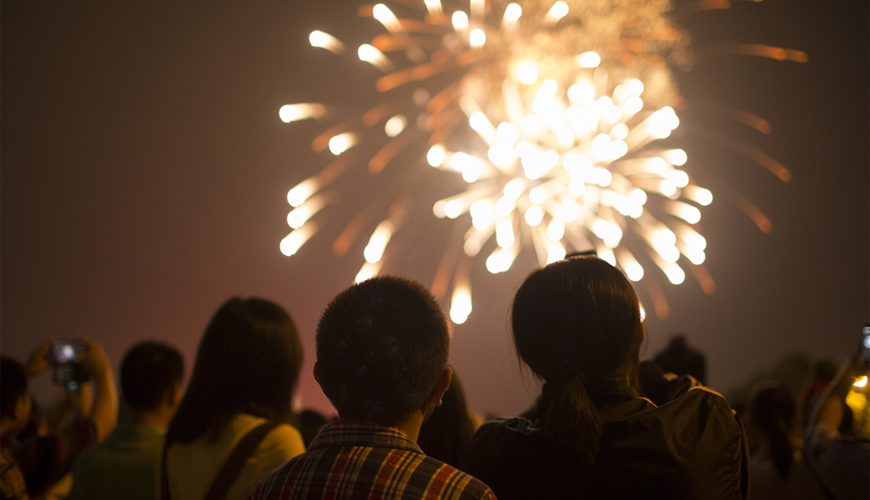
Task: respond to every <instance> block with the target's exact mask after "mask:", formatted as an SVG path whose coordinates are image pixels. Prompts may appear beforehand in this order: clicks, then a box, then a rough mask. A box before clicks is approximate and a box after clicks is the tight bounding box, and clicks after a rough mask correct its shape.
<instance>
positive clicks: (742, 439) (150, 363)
mask: <svg viewBox="0 0 870 500" xmlns="http://www.w3.org/2000/svg"><path fill="white" fill-rule="evenodd" d="M510 320H511V321H510V322H511V328H510V331H511V334H512V342H513V344H514V346H515V348H516V352H517V354H518V356H519V358H520V360H521V362H522V363H523V364H524V365H525V366H526V367H527V368H528V369H529V370H531V372H532V373H533V374H534V375H535V376H536V377H537V378H539V379H540V380H541V381H542V382H543V386H542V389H541V394H540V396H539V398H538V399H537V401H536V403H535V405H534V406H533V407H531V408H529V410H528V411H526V412H525V413H523V414H522V415H519V416H507V417H503V418H493V419H489V420H488V421H484V420H485V419H484V418H483V417H481V416H480V415H478V414H477V413H475V411H474V410H473V401H468V400H466V397H465V393H464V391H463V390H462V385H461V384H460V382H459V378H458V376H457V374H456V373H454V372H453V370H452V369H451V367H449V366H448V365H447V358H448V354H449V347H450V345H449V344H450V341H449V334H448V326H447V322H446V319H445V317H444V314H443V312H442V311H441V308H440V307H439V305H438V303H437V301H436V300H435V299H434V297H432V295H431V294H430V293H429V292H428V290H426V289H425V288H424V287H423V286H422V285H420V284H418V283H415V282H413V281H410V280H406V279H404V278H399V277H391V276H385V277H375V278H372V279H369V280H367V281H364V282H362V283H358V284H355V285H353V286H351V287H349V288H348V289H347V290H345V291H343V292H341V293H340V294H338V295H337V296H336V297H335V298H333V299H332V300H331V301H330V303H329V304H328V305H326V307H325V310H324V312H323V315H322V316H321V319H320V322H319V324H318V327H317V334H316V362H315V364H314V375H315V379H316V380H317V383H318V384H320V387H321V388H322V390H323V392H324V394H325V395H326V396H327V397H328V398H329V400H330V402H331V403H332V405H333V407H334V409H335V410H336V414H337V415H336V416H334V417H333V416H332V415H324V414H321V413H319V412H317V411H315V410H313V409H310V408H294V406H293V402H294V393H295V391H296V385H297V381H298V380H299V372H300V369H301V367H302V362H303V354H302V353H303V349H302V343H301V340H300V336H299V333H298V331H297V329H296V326H295V324H294V322H293V320H292V318H291V316H290V314H288V313H287V312H286V311H285V310H284V309H282V308H281V307H280V306H278V305H277V304H275V303H274V302H271V301H268V300H264V299H259V298H246V299H243V298H232V299H230V300H228V301H227V302H225V303H224V304H223V305H221V306H220V307H219V308H218V310H217V312H216V313H215V315H214V317H213V318H212V319H211V321H210V322H209V324H208V325H207V326H206V328H205V333H204V335H203V337H202V340H201V342H200V345H199V348H198V351H197V354H196V359H195V360H194V363H193V366H192V372H191V375H190V380H189V382H188V384H187V387H186V388H185V387H184V386H183V382H184V373H185V363H184V360H183V358H182V356H181V354H180V353H179V352H178V350H176V349H175V348H174V347H173V346H171V345H168V344H165V343H162V342H155V341H145V342H141V343H139V344H136V345H134V346H132V347H131V348H130V349H129V350H128V351H127V353H126V354H125V356H124V358H123V361H122V363H121V366H120V367H119V368H120V370H119V372H120V389H121V390H120V393H121V396H122V402H123V405H124V409H125V412H122V413H125V414H126V415H125V417H124V418H123V419H122V420H123V422H122V423H120V424H119V423H118V414H119V411H118V407H119V401H118V390H117V388H116V384H115V376H114V373H113V372H114V370H113V368H112V367H111V365H110V363H109V360H108V358H107V357H106V355H105V352H104V351H103V348H102V347H101V346H100V345H99V344H98V343H96V342H94V341H92V340H89V339H51V340H49V341H47V342H45V343H43V344H41V345H40V346H38V347H37V348H36V349H35V350H34V352H33V354H32V355H31V356H30V358H29V359H28V360H27V361H26V362H25V363H23V364H22V363H20V362H19V361H16V360H14V359H12V358H9V357H7V356H3V357H2V373H0V382H2V401H0V403H2V406H0V414H2V418H0V434H2V469H0V480H2V483H0V499H3V500H5V499H27V498H34V499H36V498H47V499H65V498H71V499H75V500H79V499H142V500H169V499H173V500H219V499H227V500H243V499H246V498H247V499H250V500H261V499H262V500H271V499H291V498H292V499H315V498H316V499H327V498H329V499H357V498H361V499H362V498H384V499H418V498H419V499H422V498H450V499H490V498H501V499H503V500H504V499H539V498H541V499H583V498H596V499H608V498H613V499H621V498H662V499H719V498H721V499H746V498H750V497H751V498H752V499H754V500H755V499H761V500H764V499H799V498H806V499H817V498H818V499H825V498H834V499H866V498H870V451H868V443H870V441H868V438H870V405H868V402H867V401H868V397H867V394H868V392H867V391H868V383H867V374H868V369H870V356H867V352H868V351H870V347H864V346H863V345H859V346H858V347H857V348H856V350H855V352H854V354H853V355H851V356H850V357H849V358H848V359H846V360H842V362H834V361H832V360H827V359H823V360H819V361H818V363H817V364H816V365H815V366H814V367H813V369H812V370H807V372H808V373H807V374H806V375H807V376H806V380H805V381H804V382H803V386H802V390H801V392H800V393H795V392H794V391H793V390H792V389H790V388H789V387H787V386H786V385H785V384H783V383H781V382H779V381H774V380H756V381H754V384H753V386H752V387H751V390H748V392H747V393H746V397H741V398H739V400H738V398H731V399H726V398H725V397H724V396H722V395H721V394H719V393H718V392H716V391H715V390H713V389H711V388H709V387H707V386H706V385H705V384H706V383H707V377H708V373H707V367H706V363H705V359H704V355H703V353H701V352H700V351H699V350H698V349H697V348H695V347H693V346H691V345H690V344H689V335H688V334H685V333H679V334H675V335H674V336H673V337H672V338H671V340H670V343H669V344H668V346H667V347H666V349H664V350H663V351H662V352H660V353H657V354H656V355H655V356H653V357H652V358H651V359H641V356H640V347H641V344H642V342H643V341H644V338H645V336H646V334H647V333H646V331H645V327H644V324H643V321H642V318H641V315H640V307H639V303H638V299H637V296H636V295H635V292H634V290H633V288H632V286H631V283H630V282H629V281H628V280H627V279H626V277H625V276H624V275H623V274H622V272H621V271H620V270H618V269H616V268H615V267H613V266H611V265H610V264H608V263H607V262H605V261H603V260H601V259H598V258H597V257H595V256H591V255H575V256H569V257H567V258H565V259H564V260H561V261H559V262H555V263H552V264H549V265H547V266H545V267H543V268H540V269H538V270H535V271H534V272H532V273H531V274H530V275H529V276H527V277H526V278H525V279H524V280H523V282H522V283H521V284H520V286H519V288H518V290H517V292H516V295H515V297H514V300H513V304H512V308H511V316H510ZM49 370H51V371H52V372H53V377H54V380H55V382H56V383H57V384H58V385H59V387H60V389H59V394H60V396H59V398H58V402H57V404H56V406H55V407H54V408H51V409H50V411H49V409H46V408H39V407H38V406H37V405H36V404H35V403H34V402H33V401H32V398H31V396H30V393H29V391H28V387H29V385H28V379H29V378H31V377H35V376H38V375H40V374H41V373H43V372H46V371H49ZM809 372H811V373H809ZM729 397H730V396H729Z"/></svg>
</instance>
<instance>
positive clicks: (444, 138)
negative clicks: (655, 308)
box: [281, 0, 713, 323]
mask: <svg viewBox="0 0 870 500" xmlns="http://www.w3.org/2000/svg"><path fill="white" fill-rule="evenodd" d="M412 3H413V2H411V1H403V2H401V3H397V4H394V5H393V7H389V6H387V5H385V4H377V5H375V6H374V7H373V8H369V9H370V10H368V11H367V10H365V8H362V9H360V13H361V15H363V16H370V17H373V18H374V19H375V20H376V21H378V22H380V23H381V24H382V26H383V28H384V29H385V30H386V33H382V34H379V35H377V36H376V37H374V39H373V40H372V41H371V43H370V44H365V45H363V46H361V47H360V48H359V50H358V55H359V59H361V60H363V61H367V62H369V63H371V64H372V65H374V66H375V67H377V68H378V69H380V70H381V71H382V72H383V76H382V77H380V78H379V79H378V80H377V82H376V88H377V90H378V91H380V92H383V93H385V95H386V97H387V99H385V103H386V102H388V101H389V102H395V100H396V99H397V98H398V96H404V95H408V94H411V95H412V98H411V99H408V100H407V102H405V104H404V105H401V106H394V105H392V104H391V105H390V106H385V105H380V106H378V107H375V108H373V109H372V110H371V111H369V112H368V113H366V114H365V115H364V116H363V119H362V122H363V123H364V124H365V125H366V127H372V125H375V124H381V125H380V127H379V130H382V131H384V134H382V135H381V136H380V137H382V138H383V137H386V140H387V142H386V145H385V146H383V148H382V149H381V150H380V151H379V152H378V153H377V154H375V156H374V157H372V158H371V161H370V162H369V164H368V165H369V170H370V172H372V173H373V174H377V173H378V172H380V171H381V170H382V169H383V168H384V167H385V166H386V165H387V164H388V163H389V162H390V160H391V159H392V158H394V157H395V156H396V155H397V154H398V152H400V151H401V150H403V149H404V148H406V147H408V146H409V145H410V144H413V143H412V142H411V140H410V138H411V137H412V135H413V134H414V133H415V132H417V133H420V132H422V134H423V136H424V137H425V136H428V143H429V144H428V146H427V150H428V153H425V157H426V159H427V160H428V163H429V165H431V166H432V167H434V168H438V169H441V170H443V171H445V172H449V173H451V175H456V176H459V177H461V178H462V179H463V180H464V182H465V185H466V188H465V189H464V191H462V192H459V193H457V194H456V195H454V196H451V197H449V198H446V199H443V200H440V201H438V202H436V203H435V206H434V207H433V212H434V214H435V216H436V217H439V218H449V219H456V221H457V222H456V223H457V224H463V225H466V227H467V228H468V229H467V231H466V232H465V236H464V241H463V249H464V253H465V254H466V255H467V260H468V259H472V258H475V257H477V256H478V254H479V253H483V254H484V255H482V256H481V257H482V258H483V259H484V260H485V264H486V268H487V269H488V270H489V271H490V272H492V273H500V272H505V271H507V270H508V269H510V267H511V265H512V264H513V262H514V260H515V259H516V258H517V256H518V255H519V254H520V252H521V251H523V250H524V249H530V250H531V251H534V252H535V254H536V256H537V259H538V261H539V263H540V264H541V265H544V264H546V263H548V262H553V261H556V260H559V259H561V258H564V256H565V255H566V253H567V252H570V251H585V250H590V249H595V250H597V252H598V255H599V256H600V257H601V258H604V259H606V260H608V261H610V262H612V263H614V265H618V266H619V267H620V268H621V269H622V270H623V271H624V272H625V274H626V275H627V276H628V277H629V279H631V280H633V281H640V280H645V281H646V280H650V279H653V280H655V279H659V280H661V279H663V278H664V279H667V280H668V281H669V282H671V283H673V284H675V285H676V284H680V283H682V282H683V281H684V280H685V277H686V273H685V270H684V269H691V268H692V267H697V266H701V264H702V263H703V262H704V259H705V253H704V250H705V247H706V240H705V239H704V237H703V236H701V234H700V233H699V231H698V229H699V227H698V223H699V222H700V220H701V214H702V212H701V209H700V207H704V206H707V205H709V204H710V203H711V202H712V201H713V195H712V194H711V192H710V191H709V190H707V189H704V188H702V187H700V186H698V185H697V184H696V182H695V181H694V179H693V178H692V176H691V175H690V174H689V173H688V172H687V171H686V170H684V169H683V166H690V167H692V165H691V162H690V159H689V158H688V157H687V155H686V153H685V152H684V151H683V150H682V149H675V148H674V147H672V146H670V145H667V143H666V142H663V140H664V139H666V138H668V137H669V136H670V135H671V134H672V133H673V132H674V131H675V130H676V129H677V128H678V127H679V126H680V119H679V117H678V114H677V112H676V111H675V110H674V108H673V106H676V105H678V104H679V103H681V98H680V97H679V96H678V92H677V89H676V87H675V85H674V83H673V81H672V76H671V71H672V68H673V67H677V66H682V65H685V64H687V62H688V61H689V56H688V40H687V38H686V37H685V36H684V34H683V33H682V32H681V31H680V30H678V29H675V28H674V27H673V26H672V25H671V23H670V21H669V20H668V18H667V17H666V16H665V15H664V14H665V13H666V12H667V11H668V10H669V9H670V8H671V5H670V4H669V2H667V1H658V0H572V1H568V2H564V1H558V2H553V1H546V0H545V1H540V2H537V1H526V2H521V3H520V4H517V3H508V2H504V1H499V0H495V1H492V2H483V1H482V0H471V3H470V4H466V5H465V8H456V6H457V5H458V4H451V5H450V6H449V8H445V6H442V4H441V3H440V2H439V0H425V1H424V0H420V4H419V6H418V7H419V8H418V9H414V8H413V6H412V5H410V4H412ZM393 8H395V9H396V10H397V12H398V14H397V13H394V11H393ZM311 43H312V45H313V46H315V47H320V48H323V49H326V50H329V51H331V52H333V53H336V54H340V53H341V54H344V53H345V50H344V45H343V44H342V43H341V42H339V41H338V40H336V39H335V38H334V37H332V36H331V35H329V34H326V33H323V32H320V31H316V32H314V33H312V34H311ZM354 78H356V77H354ZM387 108H389V111H384V109H387ZM399 108H401V109H399ZM325 113H326V111H325V108H324V107H323V106H321V105H318V104H300V105H293V106H285V107H284V108H282V111H281V118H282V119H283V120H284V121H288V122H289V121H295V120H303V119H306V118H320V117H321V116H323V115H324V114H325ZM374 129H378V128H377V127H376V128H373V130H374ZM330 131H332V132H330ZM330 131H328V132H327V133H326V135H325V136H321V137H319V138H318V139H316V140H315V143H314V144H313V147H314V149H315V150H317V151H321V150H325V149H326V148H327V146H328V149H329V150H330V151H331V152H333V153H334V154H335V155H340V154H344V153H345V151H347V150H348V149H350V148H352V147H354V146H356V145H357V143H358V142H360V141H361V140H362V136H361V134H360V133H359V131H352V130H351V129H348V128H341V127H337V128H336V127H334V128H333V129H330ZM418 136H419V135H418ZM381 140H382V141H383V140H384V139H381ZM341 168H343V167H341ZM341 168H339V167H335V166H334V165H333V166H331V167H328V168H327V169H326V170H325V171H324V172H323V173H321V174H320V175H318V176H315V177H312V178H310V179H307V180H305V181H303V182H302V183H300V184H299V185H298V186H296V187H294V188H293V189H292V190H291V191H290V193H288V200H289V201H290V203H291V204H292V205H293V206H294V207H299V208H296V209H294V211H293V212H291V217H288V222H289V223H290V224H291V226H292V227H294V228H296V229H294V231H293V232H291V233H290V235H289V236H288V237H287V238H285V240H284V241H283V242H282V244H281V249H282V252H284V253H285V254H288V255H290V254H293V253H295V252H296V251H298V250H299V247H300V246H301V245H302V244H303V243H304V242H305V241H307V240H308V238H310V237H311V235H312V234H313V233H314V231H316V226H315V225H314V223H313V222H310V218H311V217H312V216H313V215H314V213H316V212H317V211H318V210H320V208H321V207H322V205H323V204H324V201H323V200H317V199H316V196H315V195H316V193H317V192H318V191H319V190H321V189H323V188H324V187H325V186H326V185H327V184H329V183H330V182H331V181H332V179H334V178H335V176H336V175H337V174H336V170H338V171H340V170H341ZM403 168H418V167H417V166H416V165H412V166H407V167H403ZM695 168H696V167H695ZM312 197H313V198H312ZM312 200H315V202H313V203H312V202H311V201H312ZM401 222H402V221H401V217H399V216H396V214H395V211H393V210H391V214H390V216H389V217H388V218H386V219H384V220H383V221H381V222H380V223H377V224H375V222H374V221H372V222H371V224H370V225H369V226H367V227H369V228H370V229H369V230H371V231H372V233H371V236H370V239H369V243H368V245H367V246H366V247H365V251H364V257H365V260H366V263H365V264H364V265H363V268H362V270H361V271H360V273H359V274H358V275H357V280H361V279H365V278H367V277H370V276H372V275H375V274H377V272H379V270H380V269H381V267H382V265H383V258H384V255H385V249H386V247H387V245H388V243H389V241H390V238H391V236H392V235H393V233H394V231H396V230H397V229H398V228H399V227H400V226H401ZM339 243H340V242H337V243H336V246H337V247H338V246H342V248H345V249H346V247H347V246H348V244H347V242H344V243H342V245H339ZM453 260H456V259H453ZM459 260H460V261H461V259H459ZM445 262H446V264H445V263H444V262H442V269H441V270H439V277H436V282H435V284H434V285H433V292H434V293H436V295H441V296H443V295H445V294H446V291H447V282H448V281H449V282H451V283H452V289H453V293H452V301H453V303H452V305H451V308H450V316H451V318H452V320H453V321H454V322H455V323H462V322H464V321H465V319H466V318H467V317H468V315H469V314H470V313H471V286H470V284H469V279H468V274H469V271H468V267H469V266H468V265H463V264H462V263H461V262H460V263H459V264H455V263H453V262H452V261H451V260H449V259H447V260H445ZM445 266H446V267H445ZM444 269H447V271H446V273H445V272H444ZM451 276H452V279H450V277H451ZM696 276H702V277H707V279H709V275H708V274H707V273H706V271H703V270H702V271H701V272H696ZM699 279H701V278H699ZM702 285H703V283H702ZM654 288H655V289H658V288H659V287H658V285H655V286H654ZM705 289H706V287H705ZM659 295H660V294H659Z"/></svg>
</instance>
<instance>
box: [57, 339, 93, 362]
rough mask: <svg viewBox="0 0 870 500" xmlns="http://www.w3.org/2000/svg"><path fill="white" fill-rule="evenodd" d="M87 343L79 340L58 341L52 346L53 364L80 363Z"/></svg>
mask: <svg viewBox="0 0 870 500" xmlns="http://www.w3.org/2000/svg"><path fill="white" fill-rule="evenodd" d="M84 350H85V343H84V342H82V341H81V340H78V339H58V340H55V341H54V342H52V344H51V364H53V365H62V364H65V363H80V362H81V360H82V352H83V351H84Z"/></svg>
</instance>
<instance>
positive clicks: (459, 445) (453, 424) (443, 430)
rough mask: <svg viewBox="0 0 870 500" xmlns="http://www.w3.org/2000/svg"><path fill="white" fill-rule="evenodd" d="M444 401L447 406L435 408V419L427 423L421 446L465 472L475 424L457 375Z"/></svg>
mask: <svg viewBox="0 0 870 500" xmlns="http://www.w3.org/2000/svg"><path fill="white" fill-rule="evenodd" d="M441 400H442V402H443V404H442V405H441V406H439V407H437V408H435V410H434V411H432V416H430V417H429V419H428V420H426V421H425V422H423V427H421V428H420V436H419V438H418V439H417V444H419V445H420V448H422V449H423V451H424V452H425V453H426V454H427V455H429V456H430V457H433V458H437V459H438V460H441V461H442V462H444V463H447V464H450V465H452V466H454V467H456V468H457V469H459V470H465V454H466V453H468V445H469V444H470V443H471V437H472V436H473V435H474V431H475V425H474V421H473V420H472V419H471V415H470V413H469V411H468V405H467V404H466V401H465V392H464V391H463V390H462V384H460V383H459V378H458V377H456V373H454V374H453V380H452V381H451V382H450V388H449V389H447V392H445V393H444V397H443V398H442V399H441Z"/></svg>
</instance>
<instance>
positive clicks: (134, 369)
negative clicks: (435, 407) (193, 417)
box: [121, 341, 184, 412]
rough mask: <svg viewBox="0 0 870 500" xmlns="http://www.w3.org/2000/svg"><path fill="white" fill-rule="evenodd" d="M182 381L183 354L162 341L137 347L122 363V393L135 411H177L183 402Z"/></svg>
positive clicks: (130, 351)
mask: <svg viewBox="0 0 870 500" xmlns="http://www.w3.org/2000/svg"><path fill="white" fill-rule="evenodd" d="M183 378H184V360H183V359H182V357H181V353H179V352H178V350H176V349H175V348H174V347H171V346H169V345H166V344H163V343H160V342H151V341H147V342H142V343H140V344H136V345H135V346H133V347H132V348H131V349H130V350H129V351H127V354H125V355H124V360H123V361H122V362H121V391H122V392H123V394H124V401H126V402H127V405H128V406H129V407H130V410H132V411H134V412H155V411H161V410H163V409H164V408H166V407H169V408H171V409H174V408H175V407H176V406H177V405H178V402H179V401H178V400H179V399H180V388H181V382H182V379H183Z"/></svg>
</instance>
